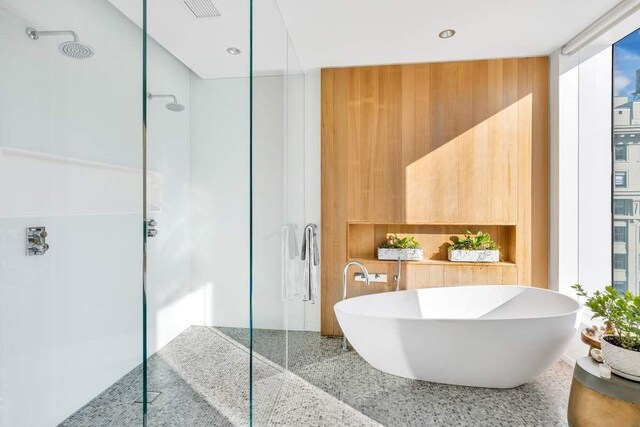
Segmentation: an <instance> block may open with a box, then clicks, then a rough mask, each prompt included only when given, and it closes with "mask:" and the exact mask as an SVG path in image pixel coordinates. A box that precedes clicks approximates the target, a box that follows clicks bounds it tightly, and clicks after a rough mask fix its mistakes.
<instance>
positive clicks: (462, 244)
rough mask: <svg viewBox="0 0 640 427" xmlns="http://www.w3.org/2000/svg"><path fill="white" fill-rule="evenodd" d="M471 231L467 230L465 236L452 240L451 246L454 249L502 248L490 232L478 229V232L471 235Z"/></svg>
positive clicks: (484, 249)
mask: <svg viewBox="0 0 640 427" xmlns="http://www.w3.org/2000/svg"><path fill="white" fill-rule="evenodd" d="M471 234H472V233H471V232H470V231H469V230H467V234H465V235H464V238H458V239H457V240H453V239H452V240H451V241H452V242H453V243H451V244H450V248H451V249H453V250H454V251H457V250H465V251H494V250H498V249H500V247H499V246H498V245H497V244H496V242H494V241H493V239H492V238H491V235H490V234H489V233H483V232H482V231H478V234H476V235H475V236H473V237H472V236H471Z"/></svg>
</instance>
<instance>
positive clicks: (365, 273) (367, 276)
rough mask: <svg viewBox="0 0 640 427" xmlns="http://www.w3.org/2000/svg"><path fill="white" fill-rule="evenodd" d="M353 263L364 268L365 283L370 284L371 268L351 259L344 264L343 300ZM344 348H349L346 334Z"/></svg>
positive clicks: (361, 268) (345, 349)
mask: <svg viewBox="0 0 640 427" xmlns="http://www.w3.org/2000/svg"><path fill="white" fill-rule="evenodd" d="M352 265H355V266H356V267H359V268H360V270H362V274H364V284H365V285H367V286H369V285H370V282H369V270H367V267H365V266H364V265H362V264H361V263H359V262H358V261H349V262H348V263H347V264H346V265H345V266H344V269H343V270H342V300H343V301H344V300H346V299H347V271H348V270H349V267H351V266H352ZM342 349H343V350H344V351H347V350H349V343H348V342H347V337H346V336H344V335H343V337H342Z"/></svg>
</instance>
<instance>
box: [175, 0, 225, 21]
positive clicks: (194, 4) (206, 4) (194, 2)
mask: <svg viewBox="0 0 640 427" xmlns="http://www.w3.org/2000/svg"><path fill="white" fill-rule="evenodd" d="M183 1H184V4H186V5H187V7H188V8H189V10H190V11H191V12H192V13H193V14H194V15H195V17H196V18H215V17H218V16H220V12H219V11H218V9H216V7H215V6H214V4H213V3H212V2H211V0H183Z"/></svg>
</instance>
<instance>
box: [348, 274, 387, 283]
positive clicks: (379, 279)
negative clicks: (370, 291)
mask: <svg viewBox="0 0 640 427" xmlns="http://www.w3.org/2000/svg"><path fill="white" fill-rule="evenodd" d="M353 277H354V279H355V281H356V282H364V281H365V280H366V279H365V278H364V274H363V273H356V274H354V275H353ZM369 282H370V283H374V282H376V283H387V275H386V274H385V273H369Z"/></svg>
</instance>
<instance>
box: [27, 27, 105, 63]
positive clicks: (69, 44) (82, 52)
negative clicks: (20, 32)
mask: <svg viewBox="0 0 640 427" xmlns="http://www.w3.org/2000/svg"><path fill="white" fill-rule="evenodd" d="M27 36H29V38H30V39H31V40H38V39H39V38H40V37H41V36H71V37H73V40H71V41H66V42H62V43H60V45H59V46H58V50H59V51H60V53H61V54H63V55H64V56H66V57H68V58H74V59H86V58H90V57H92V56H93V54H94V51H93V48H92V47H91V46H89V45H86V44H84V43H82V42H81V41H80V39H79V38H78V35H77V34H76V33H75V32H74V31H71V30H61V31H38V30H36V29H35V28H31V27H29V28H27Z"/></svg>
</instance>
